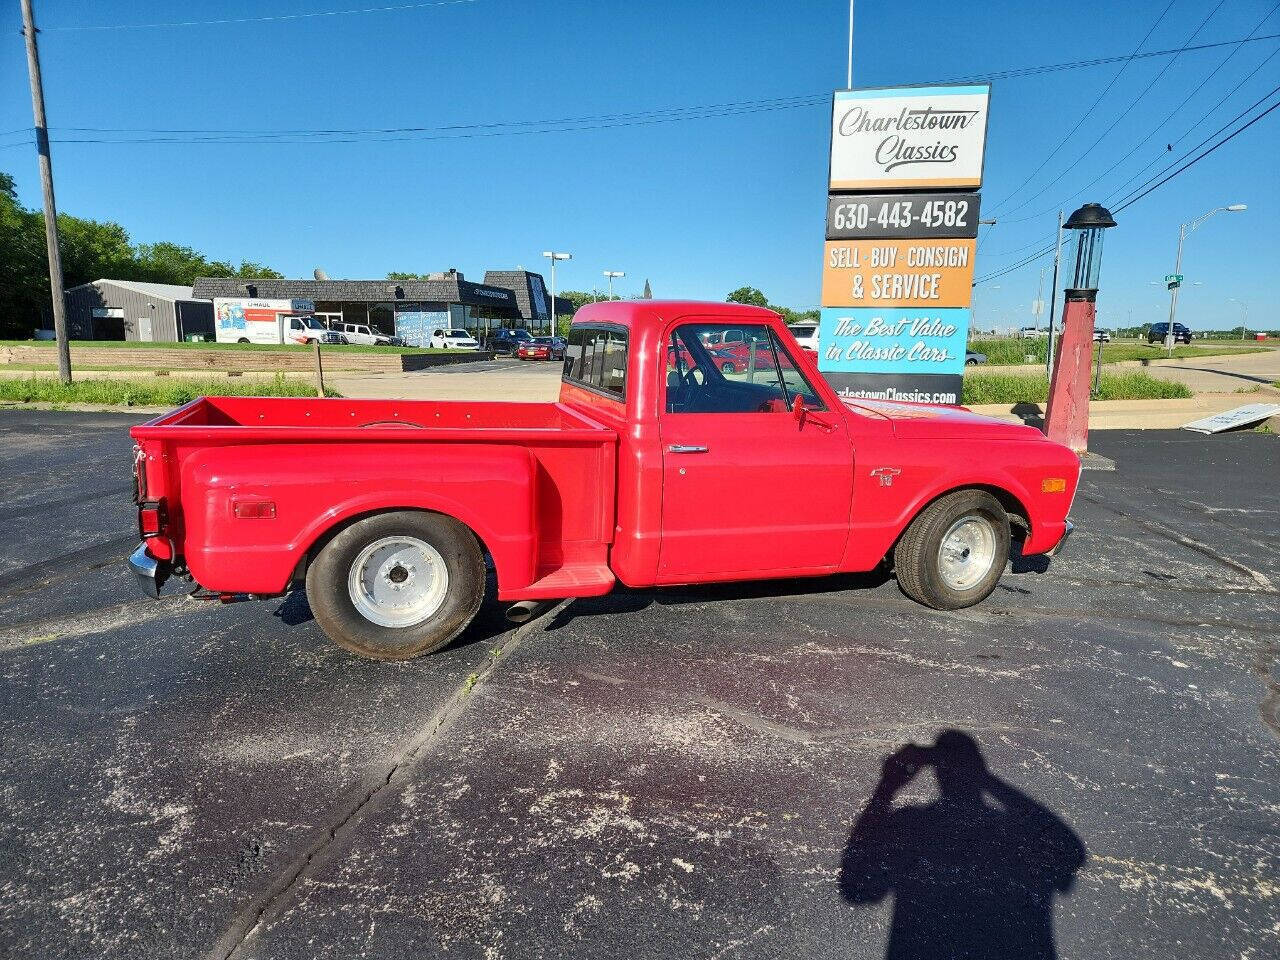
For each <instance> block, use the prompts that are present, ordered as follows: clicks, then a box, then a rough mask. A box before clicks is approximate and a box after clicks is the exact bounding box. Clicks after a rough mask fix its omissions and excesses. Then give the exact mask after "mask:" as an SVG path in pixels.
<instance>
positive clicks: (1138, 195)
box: [973, 87, 1280, 287]
mask: <svg viewBox="0 0 1280 960" xmlns="http://www.w3.org/2000/svg"><path fill="white" fill-rule="evenodd" d="M1276 93H1280V87H1276V88H1275V89H1274V90H1272V91H1271V93H1269V94H1267V96H1266V97H1264V98H1263V99H1264V100H1266V99H1269V98H1270V97H1271V96H1273V95H1274V94H1276ZM1255 106H1256V104H1255ZM1250 109H1253V108H1252V107H1251V108H1250ZM1276 109H1280V100H1277V101H1276V102H1275V103H1273V104H1272V105H1271V106H1269V107H1268V108H1267V109H1266V110H1263V111H1262V112H1261V113H1259V114H1258V115H1257V116H1256V117H1254V118H1252V119H1251V120H1250V121H1249V122H1248V123H1246V124H1244V125H1243V126H1242V127H1240V128H1239V129H1238V130H1235V131H1233V132H1231V133H1230V134H1228V135H1227V136H1225V137H1223V138H1222V139H1221V140H1219V141H1218V142H1217V143H1215V144H1213V146H1211V147H1209V149H1207V150H1205V151H1204V152H1203V153H1201V154H1199V155H1198V156H1196V157H1195V158H1194V159H1192V160H1190V161H1188V162H1187V163H1184V164H1183V165H1182V166H1180V167H1178V168H1177V169H1176V170H1174V169H1173V167H1174V164H1176V163H1179V162H1181V160H1183V159H1186V157H1187V156H1189V155H1190V153H1191V152H1194V151H1195V150H1196V149H1199V146H1200V145H1203V143H1204V141H1201V144H1199V145H1197V146H1196V147H1194V148H1192V151H1189V152H1188V154H1184V155H1183V156H1182V157H1180V158H1179V159H1178V160H1177V161H1175V162H1174V164H1171V165H1170V166H1168V167H1166V168H1165V169H1164V170H1162V171H1161V173H1167V176H1164V177H1163V178H1160V176H1161V174H1160V173H1158V174H1156V175H1155V176H1154V177H1151V178H1150V179H1149V180H1147V181H1146V183H1144V184H1143V185H1142V186H1141V187H1139V188H1138V190H1137V191H1133V192H1132V193H1131V194H1130V195H1129V196H1128V197H1125V198H1124V199H1123V202H1122V203H1121V204H1120V206H1118V207H1116V208H1115V209H1114V210H1112V211H1111V212H1112V213H1113V214H1115V213H1120V212H1121V211H1122V210H1125V209H1126V208H1128V207H1131V206H1133V205H1134V204H1135V203H1137V202H1138V201H1139V200H1141V199H1142V198H1143V197H1146V196H1148V195H1149V194H1151V193H1153V192H1155V191H1156V190H1158V189H1159V188H1160V187H1162V186H1164V185H1165V184H1166V183H1168V182H1169V181H1170V180H1173V179H1174V178H1175V177H1177V176H1179V175H1180V174H1182V173H1184V172H1185V171H1187V170H1189V169H1191V168H1192V167H1193V166H1195V165H1196V164H1197V163H1199V162H1200V161H1201V160H1203V159H1204V158H1205V157H1207V156H1209V155H1210V154H1211V153H1213V152H1215V151H1216V150H1218V149H1220V148H1221V147H1224V146H1226V145H1227V144H1228V143H1230V142H1231V141H1232V140H1234V139H1235V138H1236V137H1238V136H1240V134H1242V133H1244V132H1245V131H1246V130H1248V129H1249V128H1250V127H1252V126H1253V125H1254V124H1255V123H1257V122H1258V121H1259V120H1261V119H1262V118H1263V117H1265V116H1267V115H1268V114H1269V113H1271V112H1272V111H1273V110H1276ZM1246 112H1247V111H1246ZM1238 119H1239V117H1237V118H1236V120H1238ZM1234 122H1235V120H1232V121H1231V123H1234ZM1231 123H1228V124H1227V126H1230V125H1231ZM1223 129H1225V127H1223V128H1219V130H1218V131H1217V132H1216V133H1214V134H1212V135H1211V136H1210V138H1209V139H1212V137H1213V136H1216V135H1217V133H1220V132H1221V131H1222V130H1223ZM1169 171H1172V172H1169ZM1158 178H1159V179H1158ZM1153 181H1154V182H1153ZM1148 184H1150V186H1148ZM1143 188H1145V189H1143ZM1139 191H1140V192H1139ZM1054 246H1055V244H1049V245H1048V246H1046V247H1044V248H1043V249H1041V250H1039V251H1037V252H1036V253H1033V254H1031V255H1029V256H1027V257H1024V258H1023V259H1021V260H1019V261H1018V262H1017V263H1012V264H1009V265H1008V266H1007V267H1002V268H1001V269H999V270H996V271H994V272H992V273H988V274H984V275H983V276H981V277H979V278H978V279H976V280H974V282H973V285H974V286H975V287H976V286H977V285H978V284H980V283H986V282H987V281H988V280H995V279H996V278H998V277H1003V276H1005V275H1006V274H1009V273H1012V272H1013V271H1015V270H1020V269H1022V268H1023V267H1025V266H1027V265H1028V264H1031V263H1034V262H1035V261H1036V260H1039V259H1041V258H1042V257H1045V256H1047V255H1048V254H1050V253H1051V252H1053V249H1054Z"/></svg>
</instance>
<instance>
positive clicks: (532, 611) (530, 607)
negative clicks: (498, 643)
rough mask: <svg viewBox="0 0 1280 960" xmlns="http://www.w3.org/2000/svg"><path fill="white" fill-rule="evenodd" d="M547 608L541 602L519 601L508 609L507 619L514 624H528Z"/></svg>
mask: <svg viewBox="0 0 1280 960" xmlns="http://www.w3.org/2000/svg"><path fill="white" fill-rule="evenodd" d="M545 606H546V604H545V603H543V602H541V601H540V600H518V601H517V602H515V603H513V604H512V605H511V606H509V607H507V619H508V620H509V621H511V622H512V623H528V622H529V621H530V620H532V619H533V618H534V617H536V616H537V615H538V613H539V612H540V611H541V610H542V608H543V607H545Z"/></svg>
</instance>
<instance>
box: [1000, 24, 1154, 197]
mask: <svg viewBox="0 0 1280 960" xmlns="http://www.w3.org/2000/svg"><path fill="white" fill-rule="evenodd" d="M1177 2H1178V0H1169V3H1168V5H1167V6H1165V8H1164V10H1162V11H1161V12H1160V15H1159V16H1157V17H1156V19H1155V21H1154V22H1153V23H1152V24H1151V27H1150V28H1149V29H1148V30H1147V32H1146V33H1145V34H1143V37H1142V39H1141V40H1140V41H1139V42H1138V45H1137V46H1136V47H1134V48H1133V54H1132V55H1131V56H1130V58H1129V59H1127V60H1125V61H1124V62H1123V63H1122V64H1121V65H1120V69H1119V70H1117V71H1116V72H1115V76H1113V77H1112V78H1111V79H1110V81H1108V82H1107V85H1106V86H1105V87H1103V88H1102V92H1101V93H1100V94H1098V97H1097V99H1096V100H1094V101H1093V103H1092V105H1090V106H1089V107H1088V108H1087V109H1086V110H1085V111H1084V112H1083V113H1082V114H1081V115H1080V119H1079V120H1077V121H1076V124H1075V126H1074V127H1072V128H1071V129H1070V130H1069V131H1067V134H1066V136H1064V137H1063V138H1062V139H1061V140H1060V141H1058V145H1057V146H1056V147H1054V148H1053V149H1052V150H1050V151H1049V153H1048V154H1047V155H1046V156H1045V158H1044V159H1043V160H1041V161H1040V165H1039V166H1038V167H1036V168H1035V169H1034V170H1032V171H1031V173H1030V175H1028V177H1027V179H1025V180H1023V181H1022V183H1020V184H1019V185H1018V187H1017V188H1016V189H1015V190H1014V191H1013V192H1012V193H1010V194H1009V195H1008V196H1006V197H1005V198H1004V199H1003V200H1000V201H998V202H997V203H996V205H995V207H994V208H993V209H992V211H991V215H993V216H994V215H995V214H997V213H998V212H999V208H1000V207H1002V206H1004V205H1005V204H1006V203H1008V202H1009V201H1010V200H1012V199H1013V198H1014V197H1016V196H1017V195H1018V194H1019V193H1020V192H1022V190H1023V188H1025V187H1026V186H1027V184H1029V183H1030V182H1031V181H1032V180H1034V179H1035V178H1036V176H1037V175H1038V174H1039V173H1040V171H1041V170H1043V169H1044V168H1045V166H1046V165H1047V164H1048V163H1049V161H1050V160H1052V159H1053V158H1054V157H1055V156H1057V153H1058V151H1059V150H1061V149H1062V148H1063V147H1065V146H1066V145H1067V144H1068V143H1069V142H1070V141H1071V138H1072V137H1073V136H1075V133H1076V131H1077V130H1079V129H1080V127H1081V126H1083V125H1084V122H1085V121H1086V120H1087V119H1089V116H1090V114H1092V113H1093V111H1094V110H1096V109H1097V108H1098V104H1100V103H1102V100H1103V98H1104V97H1106V95H1107V94H1108V93H1110V92H1111V88H1112V87H1114V86H1115V84H1116V81H1117V80H1119V79H1120V77H1121V75H1122V74H1123V73H1124V72H1125V70H1127V69H1129V64H1130V63H1132V62H1133V60H1134V59H1136V57H1137V55H1138V53H1139V52H1140V51H1141V50H1142V48H1143V47H1144V46H1146V43H1147V41H1148V40H1149V39H1151V34H1153V33H1154V32H1155V29H1156V27H1158V26H1159V25H1160V23H1161V21H1162V20H1164V18H1165V16H1166V14H1168V12H1169V11H1170V10H1171V9H1172V8H1173V5H1174V4H1175V3H1177Z"/></svg>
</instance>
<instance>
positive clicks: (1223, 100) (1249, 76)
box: [1002, 3, 1280, 224]
mask: <svg viewBox="0 0 1280 960" xmlns="http://www.w3.org/2000/svg"><path fill="white" fill-rule="evenodd" d="M1219 6H1221V4H1219ZM1215 9H1216V8H1215ZM1277 9H1280V3H1277V4H1276V5H1275V6H1273V7H1272V8H1271V9H1270V10H1268V11H1267V13H1266V14H1265V15H1264V16H1263V17H1262V19H1260V20H1259V21H1258V22H1257V24H1255V25H1254V28H1253V30H1252V31H1251V32H1250V34H1249V36H1250V37H1252V36H1253V34H1255V33H1257V32H1258V30H1260V29H1261V28H1262V25H1263V24H1264V23H1266V21H1267V20H1269V19H1270V18H1271V17H1272V15H1273V14H1274V13H1275V12H1276V10H1277ZM1202 26H1203V24H1202ZM1241 49H1242V47H1238V46H1237V47H1234V48H1233V49H1232V50H1231V51H1230V52H1228V53H1227V55H1226V56H1225V57H1223V58H1222V59H1221V60H1219V61H1218V64H1217V66H1215V67H1214V68H1213V69H1212V70H1210V71H1209V72H1208V73H1207V74H1205V76H1204V77H1203V78H1202V79H1201V80H1200V81H1199V82H1198V83H1196V84H1194V85H1193V86H1192V88H1191V90H1190V92H1189V93H1188V94H1187V95H1186V96H1185V97H1183V99H1182V102H1181V103H1179V104H1178V105H1177V106H1176V107H1174V108H1173V109H1172V110H1170V111H1169V113H1168V114H1166V115H1165V117H1164V119H1163V120H1161V121H1160V122H1159V123H1157V124H1156V125H1155V126H1154V127H1152V128H1151V132H1150V133H1148V134H1147V135H1146V136H1145V137H1143V138H1142V139H1141V140H1139V141H1138V142H1137V143H1136V144H1134V145H1133V146H1132V147H1131V148H1130V149H1129V151H1128V152H1127V153H1126V154H1124V156H1122V157H1120V159H1118V160H1116V161H1115V162H1114V163H1113V164H1111V166H1109V167H1108V168H1107V169H1106V170H1104V171H1102V173H1100V174H1098V175H1097V176H1096V177H1094V178H1093V179H1092V180H1090V181H1089V182H1088V183H1086V184H1085V185H1084V186H1082V187H1080V188H1079V189H1077V190H1075V191H1073V192H1072V193H1071V195H1070V196H1068V197H1065V198H1063V199H1062V200H1060V201H1058V202H1057V203H1054V204H1051V205H1050V206H1047V207H1046V208H1045V209H1043V210H1040V211H1037V212H1036V213H1033V214H1029V215H1028V216H1025V217H1018V218H1016V219H1009V218H1008V217H1004V218H1002V219H1003V220H1004V222H1005V223H1009V224H1013V223H1026V222H1027V221H1029V220H1038V219H1039V218H1041V217H1043V216H1046V215H1048V214H1050V213H1052V212H1053V211H1054V210H1057V209H1060V208H1061V207H1064V206H1068V205H1069V204H1070V202H1071V198H1072V197H1075V196H1079V195H1080V194H1081V193H1083V192H1084V191H1085V190H1088V189H1089V188H1090V187H1092V186H1094V185H1095V184H1097V183H1098V182H1099V181H1101V180H1103V179H1105V178H1106V177H1108V176H1110V175H1111V173H1112V172H1113V171H1115V170H1116V169H1117V168H1118V167H1120V166H1121V165H1123V164H1124V163H1125V161H1127V160H1128V159H1129V158H1130V157H1132V156H1133V155H1134V154H1135V153H1137V152H1138V150H1140V149H1141V148H1142V147H1143V145H1144V144H1146V143H1147V142H1148V141H1150V140H1151V138H1152V137H1154V136H1155V135H1156V134H1157V133H1159V132H1160V129H1161V128H1162V127H1163V126H1164V125H1165V124H1167V123H1168V122H1169V121H1170V120H1171V119H1173V117H1174V116H1176V115H1177V113H1178V112H1179V111H1180V110H1181V109H1182V108H1183V107H1185V106H1186V105H1187V104H1188V103H1189V102H1190V101H1191V100H1192V99H1194V98H1195V96H1196V94H1198V93H1200V92H1201V91H1202V90H1203V89H1204V88H1205V85H1206V84H1207V83H1209V81H1210V80H1212V79H1213V78H1214V77H1215V76H1217V74H1218V73H1219V72H1220V71H1221V70H1222V68H1223V67H1225V66H1226V65H1227V63H1229V62H1230V61H1231V59H1232V58H1233V57H1235V55H1236V54H1237V53H1239V52H1240V50H1241ZM1277 54H1280V48H1278V49H1276V50H1275V51H1273V52H1272V53H1271V54H1270V55H1269V56H1267V57H1266V58H1264V59H1263V61H1262V62H1261V63H1259V64H1258V65H1257V66H1256V67H1255V68H1254V69H1253V70H1252V71H1251V72H1250V73H1249V74H1247V75H1246V76H1245V77H1244V78H1243V79H1242V80H1240V82H1239V83H1237V84H1236V85H1235V86H1234V87H1232V88H1231V90H1230V91H1228V92H1227V93H1226V95H1224V96H1222V97H1219V98H1218V100H1217V102H1216V103H1215V104H1214V105H1213V106H1212V107H1210V108H1209V109H1208V110H1206V111H1205V112H1204V113H1203V114H1201V116H1200V118H1199V119H1198V120H1197V121H1196V122H1195V123H1193V124H1192V125H1191V126H1190V127H1189V128H1188V129H1187V131H1186V132H1185V133H1183V134H1182V136H1180V137H1178V138H1177V139H1176V140H1173V141H1172V143H1179V142H1181V141H1182V140H1183V139H1185V138H1186V137H1187V136H1188V135H1189V134H1190V133H1191V131H1192V130H1195V129H1196V127H1198V126H1200V124H1202V123H1204V122H1205V120H1207V119H1208V118H1209V117H1210V116H1211V115H1212V114H1213V113H1215V112H1216V111H1217V110H1218V109H1220V108H1221V107H1222V106H1224V105H1225V104H1226V103H1227V102H1228V101H1229V100H1230V99H1231V98H1232V97H1233V96H1235V94H1236V91H1238V90H1239V89H1240V88H1241V87H1243V86H1244V85H1245V84H1246V83H1247V82H1249V81H1250V80H1251V79H1253V77H1255V76H1256V75H1257V74H1258V73H1260V72H1261V71H1262V69H1263V67H1265V66H1266V65H1267V64H1268V63H1269V62H1270V61H1271V60H1272V59H1273V58H1274V57H1275V56H1276V55H1277ZM1175 59H1176V58H1175ZM1172 63H1173V60H1170V61H1169V64H1172ZM1163 72H1164V71H1161V73H1162V74H1163ZM1157 79H1159V78H1158V77H1157ZM1147 89H1148V90H1149V89H1150V86H1148V88H1147ZM1146 92H1147V91H1146V90H1144V91H1143V94H1145V93H1146ZM1139 99H1141V97H1139ZM1135 103H1136V101H1135ZM1130 108H1132V104H1131V105H1130ZM1125 112H1126V113H1127V112H1128V111H1127V110H1126V111H1125ZM1123 116H1124V114H1121V117H1120V118H1117V120H1116V122H1115V123H1112V125H1111V126H1110V127H1108V128H1107V131H1106V133H1110V131H1111V130H1112V129H1114V127H1115V126H1116V123H1118V122H1119V120H1120V119H1121V118H1123ZM1105 135H1106V134H1105V133H1104V134H1103V136H1104V137H1105ZM1101 139H1102V138H1099V141H1095V143H1094V144H1093V146H1094V147H1096V146H1097V144H1098V142H1100V141H1101ZM1172 143H1171V144H1170V146H1171V147H1172ZM1092 149H1093V147H1090V148H1089V150H1086V151H1085V153H1084V154H1082V155H1081V157H1080V159H1083V158H1084V156H1085V155H1087V154H1088V153H1089V152H1090V151H1091V150H1092ZM1160 160H1161V156H1160V155H1157V156H1155V157H1153V158H1152V159H1151V160H1150V161H1149V162H1148V163H1147V164H1146V165H1144V166H1143V167H1142V169H1141V170H1139V171H1138V172H1137V173H1136V174H1134V175H1133V176H1132V177H1130V178H1129V179H1128V180H1126V181H1125V182H1124V183H1123V184H1121V185H1120V187H1119V188H1118V189H1123V188H1124V187H1125V186H1127V185H1128V184H1130V183H1132V182H1133V181H1134V180H1135V179H1137V178H1138V177H1139V176H1141V175H1142V174H1143V173H1144V172H1146V171H1147V170H1149V169H1150V168H1151V167H1153V166H1154V165H1155V164H1157V163H1159V162H1160ZM1077 162H1078V161H1077ZM1066 172H1067V171H1063V174H1062V176H1065V174H1066ZM1062 176H1059V177H1058V180H1061V179H1062ZM1055 182H1056V181H1055ZM1051 185H1052V184H1049V185H1048V186H1051ZM1040 192H1041V193H1043V192H1044V191H1043V190H1041V191H1040ZM1037 196H1038V194H1037ZM1029 199H1034V197H1032V198H1029ZM1023 205H1024V206H1025V204H1023ZM1014 209H1015V210H1016V209H1019V208H1014ZM1009 212H1013V211H1009Z"/></svg>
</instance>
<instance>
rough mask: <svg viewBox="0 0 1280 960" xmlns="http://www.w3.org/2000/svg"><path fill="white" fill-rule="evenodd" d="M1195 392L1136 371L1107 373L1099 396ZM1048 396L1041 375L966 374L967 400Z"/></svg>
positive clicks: (1124, 397) (1170, 395)
mask: <svg viewBox="0 0 1280 960" xmlns="http://www.w3.org/2000/svg"><path fill="white" fill-rule="evenodd" d="M1190 396H1192V393H1191V390H1190V388H1189V387H1187V386H1186V385H1185V384H1181V383H1175V382H1173V381H1170V380H1157V379H1156V378H1155V377H1152V376H1149V375H1147V374H1145V373H1139V372H1137V371H1135V372H1133V373H1104V374H1103V375H1102V383H1101V385H1100V389H1099V393H1098V399H1099V400H1169V399H1181V398H1185V397H1190ZM1048 399H1049V381H1048V379H1047V378H1045V377H1040V376H1035V375H1031V376H1020V375H1017V374H1011V373H985V372H984V373H971V374H969V375H968V376H966V377H965V378H964V397H963V400H962V401H961V402H962V403H965V404H979V403H1001V404H1004V403H1010V404H1012V403H1044V402H1045V401H1046V400H1048Z"/></svg>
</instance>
